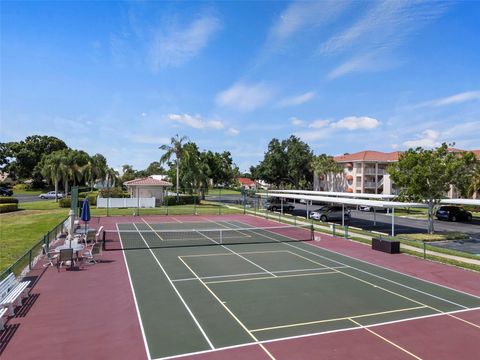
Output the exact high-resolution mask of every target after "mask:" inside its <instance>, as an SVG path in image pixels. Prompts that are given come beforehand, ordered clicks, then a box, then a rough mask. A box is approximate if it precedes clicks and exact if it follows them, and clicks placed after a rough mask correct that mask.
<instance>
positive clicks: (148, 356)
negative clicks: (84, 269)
mask: <svg viewBox="0 0 480 360" xmlns="http://www.w3.org/2000/svg"><path fill="white" fill-rule="evenodd" d="M115 227H116V228H117V230H118V236H119V238H120V244H121V245H122V248H123V243H122V237H121V235H120V230H119V229H118V224H115ZM122 253H123V260H124V261H125V267H126V268H127V274H128V281H129V283H130V288H131V290H132V295H133V301H134V303H135V310H136V312H137V318H138V323H139V325H140V330H141V331H142V338H143V344H144V345H145V351H146V352H147V358H148V359H149V360H150V359H151V358H152V357H151V355H150V348H149V347H148V343H147V338H146V336H145V330H144V329H143V323H142V318H141V316H140V310H139V308H138V302H137V296H136V295H135V290H134V288H133V282H132V277H131V276H130V269H129V268H128V262H127V256H126V255H125V251H123V250H122Z"/></svg>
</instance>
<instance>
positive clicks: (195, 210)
mask: <svg viewBox="0 0 480 360" xmlns="http://www.w3.org/2000/svg"><path fill="white" fill-rule="evenodd" d="M193 215H197V197H196V196H195V194H194V195H193Z"/></svg>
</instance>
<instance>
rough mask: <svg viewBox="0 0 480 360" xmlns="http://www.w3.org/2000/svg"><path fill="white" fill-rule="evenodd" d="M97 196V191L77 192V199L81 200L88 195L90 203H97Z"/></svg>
mask: <svg viewBox="0 0 480 360" xmlns="http://www.w3.org/2000/svg"><path fill="white" fill-rule="evenodd" d="M97 196H98V194H97V193H81V194H78V200H79V201H80V202H83V200H84V199H85V197H88V202H89V203H90V205H97Z"/></svg>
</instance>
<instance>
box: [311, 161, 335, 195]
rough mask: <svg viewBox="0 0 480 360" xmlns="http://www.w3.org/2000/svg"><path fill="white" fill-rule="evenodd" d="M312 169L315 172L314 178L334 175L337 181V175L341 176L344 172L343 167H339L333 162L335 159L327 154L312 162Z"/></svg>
mask: <svg viewBox="0 0 480 360" xmlns="http://www.w3.org/2000/svg"><path fill="white" fill-rule="evenodd" d="M311 167H312V170H313V172H314V176H324V177H325V178H326V177H327V176H328V175H329V174H332V175H334V179H335V177H336V176H335V175H338V174H341V173H342V172H343V169H342V167H341V166H340V165H338V164H337V163H336V162H335V160H333V157H331V156H328V155H325V154H321V155H318V156H315V157H314V158H313V160H312V163H311ZM332 186H333V183H332ZM331 190H332V189H331Z"/></svg>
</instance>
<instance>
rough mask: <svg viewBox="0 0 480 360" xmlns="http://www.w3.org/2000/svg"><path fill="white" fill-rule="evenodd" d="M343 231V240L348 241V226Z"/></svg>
mask: <svg viewBox="0 0 480 360" xmlns="http://www.w3.org/2000/svg"><path fill="white" fill-rule="evenodd" d="M344 229H345V239H348V225H347V226H345V227H344Z"/></svg>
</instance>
